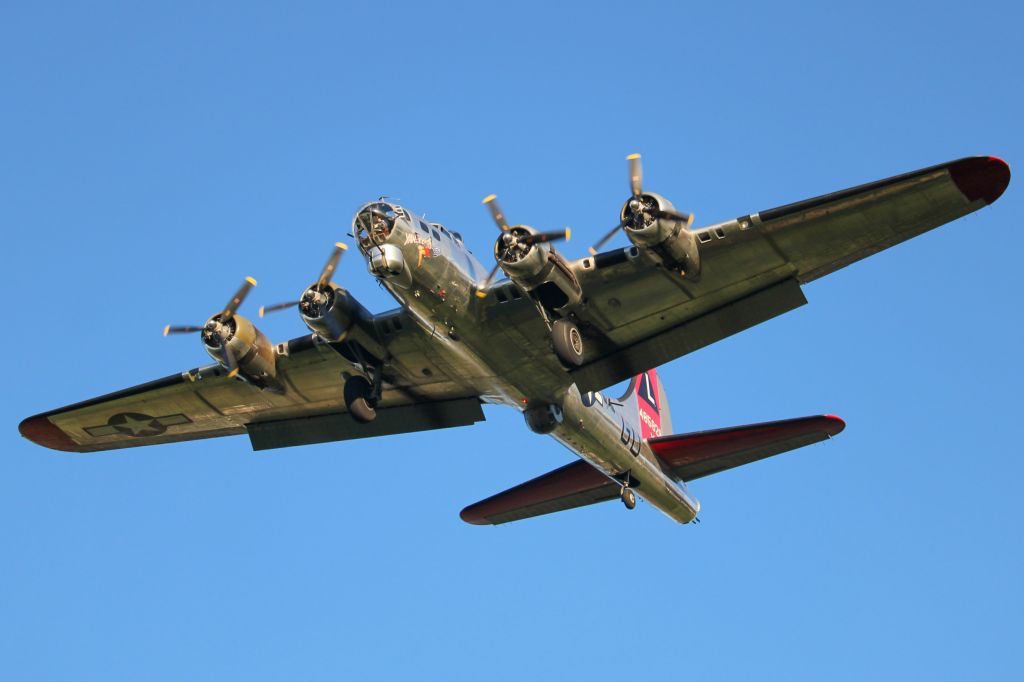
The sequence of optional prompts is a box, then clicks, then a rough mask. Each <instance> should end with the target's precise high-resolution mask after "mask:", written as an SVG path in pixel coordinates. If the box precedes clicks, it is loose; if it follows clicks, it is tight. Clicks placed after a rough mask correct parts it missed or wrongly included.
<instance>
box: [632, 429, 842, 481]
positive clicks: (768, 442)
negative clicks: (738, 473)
mask: <svg viewBox="0 0 1024 682" xmlns="http://www.w3.org/2000/svg"><path fill="white" fill-rule="evenodd" d="M844 428H846V424H845V423H844V422H843V420H842V419H840V418H839V417H835V416H832V415H820V416H814V417H799V418H797V419H784V420H782V421H774V422H764V423H761V424H750V425H748V426H734V427H729V428H725V429H716V430H713V431H699V432H696V433H686V434H678V435H674V436H662V437H660V438H652V439H649V440H648V441H647V444H648V445H650V447H651V450H653V451H654V454H656V455H657V456H658V458H659V459H661V460H662V461H663V462H664V463H665V464H666V465H667V466H668V467H669V468H670V469H671V470H672V473H673V474H674V475H675V476H676V477H677V478H679V479H681V480H683V481H692V480H694V479H697V478H701V477H703V476H710V475H711V474H717V473H719V472H721V471H725V470H727V469H732V468H734V467H738V466H742V465H744V464H750V463H751V462H756V461H758V460H760V459H764V458H766V457H771V456H773V455H778V454H781V453H783V452H788V451H789V450H795V449H796V448H801V447H803V446H805V445H811V444H812V443H818V442H820V441H823V440H826V439H828V438H831V437H832V436H835V435H837V434H838V433H839V432H841V431H842V430H843V429H844Z"/></svg>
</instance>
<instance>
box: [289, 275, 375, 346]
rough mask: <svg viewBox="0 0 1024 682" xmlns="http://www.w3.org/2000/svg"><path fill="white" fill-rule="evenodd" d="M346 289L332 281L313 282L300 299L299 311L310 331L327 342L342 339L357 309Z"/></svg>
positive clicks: (350, 327)
mask: <svg viewBox="0 0 1024 682" xmlns="http://www.w3.org/2000/svg"><path fill="white" fill-rule="evenodd" d="M361 308H362V306H360V305H359V304H358V303H356V301H355V299H353V298H352V297H351V296H350V295H349V293H348V292H347V291H345V290H344V289H342V288H341V287H339V286H338V285H337V284H335V283H334V282H330V283H328V284H325V285H323V286H318V285H315V284H314V285H313V286H311V287H310V288H308V289H306V291H304V292H303V294H302V298H301V299H299V314H300V315H301V316H302V321H303V322H305V323H306V326H307V327H309V329H310V331H312V332H313V333H314V334H317V335H318V336H320V338H322V339H326V340H327V341H343V340H344V339H345V337H347V336H348V333H349V331H350V330H351V329H352V325H353V324H354V323H355V318H356V317H357V316H358V314H359V311H360V309H361Z"/></svg>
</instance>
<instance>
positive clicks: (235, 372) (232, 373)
mask: <svg viewBox="0 0 1024 682" xmlns="http://www.w3.org/2000/svg"><path fill="white" fill-rule="evenodd" d="M237 375H238V368H237V367H235V368H234V369H233V370H231V371H230V372H228V379H234V378H235V376H237Z"/></svg>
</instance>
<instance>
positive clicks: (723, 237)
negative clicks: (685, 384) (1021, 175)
mask: <svg viewBox="0 0 1024 682" xmlns="http://www.w3.org/2000/svg"><path fill="white" fill-rule="evenodd" d="M1009 181H1010V169H1009V166H1007V165H1006V163H1004V162H1003V161H1001V160H1000V159H996V158H994V157H983V156H979V157H971V158H966V159H960V160H958V161H951V162H949V163H943V164H939V165H937V166H932V167H930V168H924V169H922V170H918V171H914V172H911V173H906V174H903V175H898V176H896V177H892V178H888V179H886V180H879V181H877V182H872V183H869V184H866V185H860V186H858V187H853V188H850V189H846V190H842V191H839V192H834V193H832V194H826V195H823V196H819V197H815V198H813V199H808V200H806V201H800V202H797V203H794V204H787V205H785V206H780V207H778V208H773V209H769V210H765V211H760V212H757V213H751V214H747V215H743V216H741V217H739V218H736V219H734V220H728V221H725V222H722V223H718V224H716V225H710V226H708V227H703V228H700V229H697V230H695V231H694V232H695V236H696V239H697V246H698V249H699V252H700V261H701V270H700V275H699V277H680V275H679V274H678V273H677V272H674V271H671V270H668V269H666V268H663V267H656V266H655V265H654V264H653V263H652V262H651V261H650V260H648V259H647V258H645V257H644V255H643V254H642V253H641V252H640V250H638V249H637V248H635V247H630V248H626V249H619V250H617V251H609V252H605V253H601V254H597V255H596V256H592V257H589V258H584V259H582V260H580V261H577V262H576V263H575V264H574V265H573V267H574V270H575V271H576V272H577V274H578V277H579V281H580V285H581V287H582V288H583V292H584V295H585V296H586V298H587V301H588V302H587V305H586V307H585V309H584V310H582V311H581V313H580V318H581V320H582V321H583V322H585V323H586V324H588V325H590V326H591V327H592V328H593V329H594V331H595V332H596V333H595V334H594V349H595V350H594V353H592V354H591V355H589V356H588V359H587V362H586V364H584V365H583V366H582V367H579V368H577V369H574V370H573V371H572V376H573V380H574V381H575V382H576V385H577V386H578V387H579V389H580V391H584V392H585V391H591V390H598V389H601V388H605V387H606V386H610V385H611V384H614V383H617V382H619V381H625V380H626V379H628V378H630V377H632V376H635V375H637V374H639V373H640V372H642V371H644V370H646V369H648V368H650V367H655V366H658V365H662V364H665V363H667V362H669V361H671V360H673V359H675V358H677V357H680V356H681V355H685V354H686V353H690V352H692V351H694V350H697V349H698V348H702V347H704V346H706V345H709V344H711V343H714V342H716V341H719V340H721V339H723V338H725V337H727V336H730V335H731V334H735V333H737V332H740V331H742V330H744V329H748V328H749V327H752V326H754V325H756V324H759V323H761V322H764V321H766V320H768V319H771V318H772V317H775V316H777V315H781V314H782V313H784V312H787V311H789V310H792V309H793V308H796V307H798V306H800V305H803V304H804V303H806V299H805V298H804V296H803V293H802V292H801V290H800V285H802V284H805V283H807V282H810V281H812V280H814V279H817V278H818V277H822V276H824V275H826V274H828V273H830V272H834V271H835V270H838V269H840V268H842V267H845V266H847V265H849V264H851V263H853V262H855V261H858V260H860V259H862V258H866V257H868V256H870V255H872V254H874V253H878V252H879V251H882V250H883V249H887V248H889V247H890V246H893V245H895V244H898V243H900V242H903V241H906V240H907V239H910V238H912V237H916V236H917V235H920V234H922V233H924V232H927V231H928V230H931V229H933V228H935V227H938V226H939V225H942V224H944V223H947V222H949V221H951V220H955V219H957V218H960V217H961V216H964V215H966V214H968V213H971V212H973V211H976V210H978V209H980V208H982V207H984V206H987V205H988V204H991V203H992V202H994V201H995V200H996V199H998V198H999V197H1000V195H1002V193H1003V191H1004V190H1005V189H1006V187H1007V185H1008V183H1009ZM956 258H957V255H956V254H952V255H951V256H950V260H949V262H948V263H947V264H945V265H944V267H945V268H947V269H948V268H950V267H953V268H955V267H957V262H956Z"/></svg>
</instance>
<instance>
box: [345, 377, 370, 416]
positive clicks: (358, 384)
mask: <svg viewBox="0 0 1024 682" xmlns="http://www.w3.org/2000/svg"><path fill="white" fill-rule="evenodd" d="M344 393H345V407H346V408H347V409H348V413H349V414H351V415H352V417H353V418H354V419H355V420H356V421H357V422H363V423H364V424H365V423H367V422H372V421H373V420H374V419H375V418H376V417H377V410H376V409H374V408H375V406H376V404H377V401H376V400H373V386H371V385H370V382H369V381H367V380H366V379H365V378H364V377H361V376H358V375H356V376H351V377H349V378H348V379H347V380H346V381H345V391H344Z"/></svg>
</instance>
